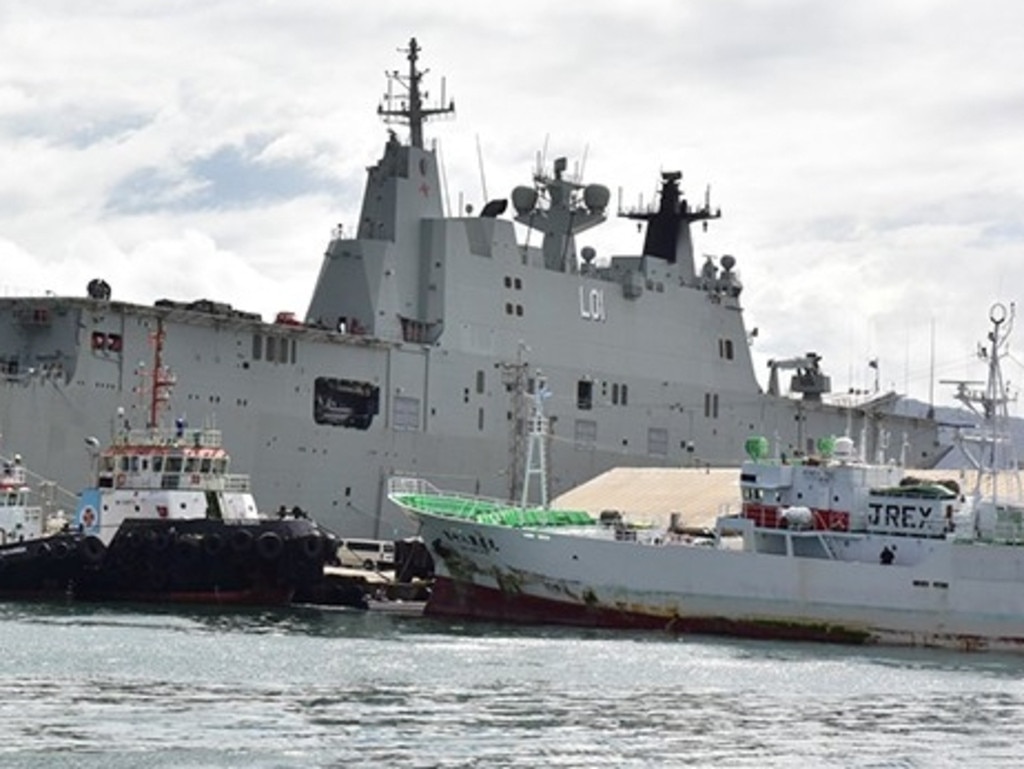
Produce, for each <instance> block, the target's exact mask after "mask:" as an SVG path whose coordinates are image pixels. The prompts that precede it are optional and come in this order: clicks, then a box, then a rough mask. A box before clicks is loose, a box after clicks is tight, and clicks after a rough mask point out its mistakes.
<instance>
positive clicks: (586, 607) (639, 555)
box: [390, 305, 1024, 651]
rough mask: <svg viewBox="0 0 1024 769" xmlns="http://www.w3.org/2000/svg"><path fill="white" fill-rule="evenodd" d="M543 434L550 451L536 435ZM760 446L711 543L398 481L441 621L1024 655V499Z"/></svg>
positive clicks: (895, 468)
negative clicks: (428, 559) (429, 567)
mask: <svg viewBox="0 0 1024 769" xmlns="http://www.w3.org/2000/svg"><path fill="white" fill-rule="evenodd" d="M991 321H992V331H991V333H990V335H989V340H990V342H991V344H990V345H989V346H988V347H987V348H986V350H985V352H986V355H987V358H988V361H989V382H990V385H989V388H988V389H987V390H986V391H985V393H983V394H982V395H983V399H982V402H983V404H984V406H983V408H982V410H981V413H982V414H983V415H984V416H985V417H986V423H987V426H986V428H985V430H983V431H981V432H979V434H978V437H979V438H982V437H984V436H985V435H988V436H989V438H990V439H991V438H995V439H997V440H998V439H1000V438H1001V436H1002V434H1003V433H1002V431H1001V430H1000V429H999V428H998V427H993V426H992V425H991V423H992V422H993V421H994V420H995V419H996V417H997V416H998V414H999V409H998V408H997V407H998V406H999V405H1000V404H1002V405H1005V402H1006V397H1005V393H1004V392H1000V391H999V388H998V387H997V385H999V384H1001V382H1002V377H1001V374H1000V368H999V361H1000V358H1001V356H1002V355H1003V354H1004V353H1005V345H1006V339H1007V337H1008V335H1009V331H1010V328H1011V326H1012V313H1007V312H1006V310H1005V308H1003V307H1002V305H996V307H995V308H994V309H993V311H992V313H991ZM536 404H537V406H536V407H537V409H538V413H540V412H539V409H540V406H541V404H542V399H541V398H537V399H536ZM542 421H543V419H542V418H540V417H539V418H538V419H537V422H538V423H542ZM531 444H535V445H537V446H538V447H539V448H542V447H543V441H542V440H541V439H540V438H539V431H537V430H535V431H534V435H533V436H532V438H531ZM747 451H748V454H749V459H748V461H746V462H744V463H743V465H742V468H741V469H740V488H741V491H742V508H741V511H740V512H739V513H738V514H735V515H727V516H722V517H720V518H719V519H718V521H717V525H716V527H715V530H714V532H713V533H712V535H711V536H709V537H707V538H699V537H698V538H695V537H693V536H692V535H689V534H682V533H678V532H675V531H673V530H671V529H662V528H655V527H644V526H638V525H635V524H630V523H629V522H627V521H623V520H621V519H620V518H618V517H617V516H609V517H607V518H604V519H602V518H601V517H599V518H594V517H592V516H590V515H589V514H587V513H583V512H572V511H560V510H550V509H545V508H543V507H541V508H531V507H528V506H526V505H525V504H522V503H521V504H512V503H507V502H506V503H501V502H494V501H488V500H482V499H479V498H473V497H468V496H465V495H452V494H445V493H442V492H438V491H437V490H436V489H435V488H433V487H432V486H430V485H429V484H426V483H425V482H423V481H422V480H420V479H410V478H394V479H392V481H391V484H390V496H391V499H393V500H394V501H395V502H396V503H397V504H398V505H400V506H401V507H402V508H403V509H405V510H406V511H407V512H408V514H409V515H411V516H412V517H413V518H414V519H415V520H416V521H418V522H419V524H420V531H421V534H422V536H423V537H424V539H425V541H426V542H427V544H428V545H429V547H430V549H431V552H432V555H433V557H434V559H435V568H436V574H437V577H436V581H435V584H434V588H433V592H432V594H431V598H430V602H429V604H428V606H427V613H428V614H435V615H448V616H458V617H471V618H480V619H490V620H508V621H515V622H533V623H561V624H572V625H593V626H607V627H627V628H657V629H663V630H669V631H676V632H704V633H722V634H732V635H739V636H750V637H760V638H783V639H811V640H819V641H837V642H851V643H893V644H909V645H925V646H947V647H954V648H960V649H1003V650H1013V651H1020V650H1024V524H1022V520H1024V518H1022V515H1024V507H1021V506H1020V505H1019V504H1011V503H1010V502H1009V500H1005V499H1003V500H993V499H992V498H991V497H989V496H986V495H983V494H981V493H978V494H975V495H972V496H971V498H970V499H966V498H965V496H964V494H963V493H962V492H961V490H960V487H959V484H958V483H957V482H956V481H955V480H947V481H941V482H933V481H926V480H921V479H918V478H914V477H913V476H912V475H910V474H908V472H907V471H906V469H905V467H904V465H903V463H902V462H901V461H899V459H895V458H894V459H892V460H888V461H885V460H882V461H877V460H876V461H874V462H869V461H867V459H866V457H865V456H864V455H863V453H862V450H860V449H858V447H856V446H855V444H854V441H853V440H852V439H851V438H849V437H845V436H844V437H842V438H839V439H837V440H835V441H823V442H822V443H821V445H820V447H819V452H818V453H817V454H816V455H815V456H813V457H805V458H794V457H786V456H784V455H783V453H782V451H781V450H776V451H775V452H774V454H773V455H771V456H770V455H769V454H770V452H769V447H768V442H767V441H766V440H765V439H763V438H756V439H752V440H749V441H748V442H747ZM541 456H543V454H542V453H541ZM982 456H983V457H984V456H986V455H985V454H984V453H983V454H982ZM992 456H993V454H992V453H991V443H989V453H988V454H987V457H988V458H991V457H992ZM535 467H536V469H537V470H538V471H542V469H543V462H542V461H540V462H536V463H535ZM988 468H989V465H988V464H987V463H986V464H984V465H982V464H981V463H979V469H980V470H983V471H985V472H988ZM1014 472H1015V465H1014ZM992 488H995V487H992Z"/></svg>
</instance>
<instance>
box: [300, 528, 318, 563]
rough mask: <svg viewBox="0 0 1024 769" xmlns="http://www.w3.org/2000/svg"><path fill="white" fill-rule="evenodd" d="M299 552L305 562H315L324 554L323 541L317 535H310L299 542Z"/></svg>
mask: <svg viewBox="0 0 1024 769" xmlns="http://www.w3.org/2000/svg"><path fill="white" fill-rule="evenodd" d="M299 552H300V553H302V557H303V558H305V559H306V560H307V561H316V560H318V559H319V558H321V557H322V556H323V554H324V540H323V537H321V536H320V535H319V534H310V535H309V536H306V537H303V538H302V539H301V540H300V544H299Z"/></svg>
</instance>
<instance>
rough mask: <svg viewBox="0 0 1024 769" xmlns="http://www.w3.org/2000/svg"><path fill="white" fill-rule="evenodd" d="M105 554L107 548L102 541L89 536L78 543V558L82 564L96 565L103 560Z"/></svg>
mask: <svg viewBox="0 0 1024 769" xmlns="http://www.w3.org/2000/svg"><path fill="white" fill-rule="evenodd" d="M106 553H107V546H106V545H104V544H103V540H101V539H100V538H99V537H95V536H93V535H92V534H90V535H89V536H88V537H85V539H83V540H81V541H80V542H79V543H78V556H79V557H80V558H81V559H82V561H83V563H88V564H97V563H99V562H100V561H102V560H103V556H104V555H106Z"/></svg>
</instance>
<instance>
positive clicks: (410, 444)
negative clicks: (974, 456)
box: [0, 40, 942, 537]
mask: <svg viewBox="0 0 1024 769" xmlns="http://www.w3.org/2000/svg"><path fill="white" fill-rule="evenodd" d="M419 53H420V49H419V47H418V45H417V43H416V41H415V40H412V41H410V44H409V46H408V48H407V49H406V55H407V59H408V73H407V74H406V75H403V76H399V75H398V74H397V73H392V74H391V76H390V79H391V83H392V85H397V86H399V87H400V90H401V94H400V95H399V96H396V95H395V93H394V89H392V90H391V91H390V92H389V93H390V96H391V98H387V99H386V100H385V102H384V103H383V104H382V105H381V107H380V110H379V111H380V113H381V115H382V116H383V117H385V118H386V119H388V120H389V121H390V122H395V121H397V122H400V123H405V124H407V125H408V130H409V138H408V141H402V140H401V139H400V138H399V136H398V135H397V134H396V133H394V132H393V131H392V132H389V135H388V138H387V140H386V143H385V146H384V152H383V155H382V157H381V158H380V160H379V161H378V162H377V163H376V164H375V165H373V166H371V167H370V168H369V170H368V176H367V182H366V189H365V194H364V198H363V204H362V210H361V213H360V217H359V222H358V225H357V226H356V227H355V228H354V236H349V235H348V234H347V233H343V232H342V231H341V230H340V228H339V229H337V230H335V232H334V234H333V236H332V237H331V239H330V242H329V243H328V246H327V249H326V253H325V255H324V259H323V263H322V266H321V269H320V273H319V276H318V278H317V281H316V286H315V288H314V290H313V294H312V299H311V301H310V305H309V308H308V311H307V313H306V316H305V318H304V319H302V320H301V321H298V320H296V319H295V318H293V317H281V318H279V319H278V320H279V321H280V322H276V323H264V322H262V320H261V319H260V318H259V317H258V316H254V315H252V314H250V313H246V312H240V311H237V310H235V309H233V308H231V307H229V306H227V305H224V304H221V303H218V302H216V301H210V300H200V301H193V302H179V301H173V300H165V301H159V302H157V303H156V306H152V307H150V306H142V305H138V304H128V303H122V302H118V301H114V300H111V298H110V292H109V289H107V288H106V286H105V284H104V283H103V282H102V281H94V282H93V284H91V286H90V291H89V296H87V297H23V298H8V299H2V300H0V426H2V429H3V431H4V432H5V434H6V435H7V436H8V438H9V439H10V440H11V441H12V442H13V443H16V444H17V445H18V446H19V449H20V450H21V451H22V453H23V454H24V455H25V456H26V458H27V459H28V460H29V461H30V462H31V463H32V465H33V466H34V467H36V468H38V471H39V472H41V473H42V474H44V475H46V476H48V477H53V478H56V479H57V480H59V481H60V482H61V484H62V485H64V486H66V487H69V488H77V487H79V486H81V485H82V483H83V481H84V480H85V478H86V477H87V473H88V456H87V454H86V453H85V452H84V451H83V446H82V440H83V437H84V436H88V435H105V434H112V433H113V431H114V428H117V429H123V427H124V425H114V424H112V416H111V415H114V414H117V413H118V409H121V410H122V413H123V414H124V416H123V420H125V421H128V422H130V423H131V425H132V426H134V425H135V424H138V425H140V426H141V425H144V424H145V421H146V415H145V406H144V404H142V403H141V402H140V399H139V398H138V397H137V395H136V394H135V393H134V391H133V390H134V386H133V385H134V381H135V379H134V374H133V371H134V366H135V362H136V361H138V360H140V359H145V358H146V357H147V350H148V339H149V338H150V335H151V334H152V333H153V331H154V330H155V328H156V327H157V325H158V324H162V326H163V328H164V331H165V339H164V352H163V355H164V359H165V361H166V363H167V365H168V366H170V367H172V368H173V369H174V370H175V371H176V372H177V375H178V381H179V384H178V388H177V391H176V402H175V403H174V404H173V407H174V409H175V410H176V411H177V412H180V413H188V414H190V415H195V416H196V417H197V418H203V417H206V416H207V415H211V414H212V415H215V417H216V421H217V425H218V427H219V429H220V430H221V431H222V432H223V434H224V437H225V441H229V442H230V444H231V445H232V446H233V447H236V448H235V449H234V451H233V453H234V456H235V460H236V461H237V462H239V463H240V464H241V465H243V466H245V467H246V468H248V469H250V471H251V474H252V477H253V483H254V489H253V491H254V492H255V494H256V495H257V496H258V497H259V498H260V499H261V500H264V501H265V503H266V504H270V505H271V506H274V505H277V504H288V505H289V506H291V505H293V504H297V505H300V506H301V507H302V508H304V509H306V510H309V511H311V512H312V513H313V514H314V515H315V516H316V517H317V519H318V520H319V521H321V522H322V523H324V524H325V525H327V526H329V527H331V528H334V529H336V530H338V531H341V532H343V533H345V534H347V535H353V536H359V535H371V536H374V537H380V536H386V537H389V536H391V535H393V534H402V533H407V532H408V531H409V530H410V525H409V522H408V520H407V519H406V518H405V517H404V516H402V515H401V513H400V512H399V511H397V510H396V509H395V508H394V507H393V506H392V505H391V504H390V503H388V502H387V498H386V493H385V491H386V479H387V478H388V477H389V476H390V475H392V474H393V473H395V472H411V473H415V474H417V475H420V476H425V477H429V478H433V479H435V480H437V481H438V482H439V483H442V484H443V485H444V486H446V487H449V488H451V487H454V488H461V489H464V490H466V491H470V492H477V493H484V494H491V495H495V496H502V497H505V496H508V497H511V498H517V497H518V496H519V492H520V490H521V489H520V487H519V484H520V483H521V480H522V468H523V466H524V462H525V461H526V442H525V439H524V438H523V436H524V434H525V429H524V428H525V424H526V422H527V421H528V419H529V402H530V398H529V393H530V392H532V391H533V389H534V387H535V381H534V376H533V375H532V374H531V373H530V372H533V371H536V370H541V371H542V372H543V375H544V377H545V378H546V381H547V386H548V388H549V389H550V391H551V393H552V396H551V398H550V399H549V402H548V403H547V407H546V408H547V413H548V415H549V418H550V437H549V439H548V442H549V445H548V446H547V447H546V449H547V450H546V457H547V461H548V478H549V481H548V482H549V485H550V488H549V489H548V493H549V494H550V495H552V496H554V495H557V494H558V493H560V492H561V491H564V490H566V489H568V488H570V487H572V486H575V485H577V484H579V483H581V482H583V481H584V480H586V479H588V478H591V477H593V476H594V475H597V474H598V473H600V472H602V471H604V470H606V469H608V468H610V467H613V466H617V465H652V464H653V465H669V466H671V465H676V466H678V465H691V466H692V465H716V466H720V465H738V464H739V463H740V461H742V456H741V452H739V451H738V449H737V447H738V446H741V445H742V442H743V440H742V439H743V437H744V436H746V435H749V434H750V433H752V432H758V433H761V434H765V435H768V436H772V438H773V440H776V441H778V442H779V443H780V444H781V445H783V446H786V447H789V450H790V451H791V453H793V454H800V453H802V452H809V451H810V450H811V449H812V448H813V446H814V443H815V441H816V440H817V439H818V438H819V437H822V436H826V435H832V434H842V433H844V432H847V431H853V432H852V433H851V434H858V435H862V436H865V438H866V443H867V446H866V450H867V451H868V452H869V455H871V453H872V452H874V451H876V449H877V448H880V447H881V446H882V445H883V444H885V443H887V441H888V440H890V438H888V437H887V436H892V437H891V440H893V441H903V440H904V437H905V438H906V440H907V442H908V444H909V445H910V447H911V449H910V451H909V453H908V462H909V463H910V464H911V465H925V466H927V465H930V464H931V463H932V462H933V461H934V460H935V458H936V457H937V456H938V455H939V454H940V453H941V450H942V449H941V447H940V446H939V442H938V428H937V425H936V424H935V423H934V422H930V421H926V420H917V419H908V418H901V417H895V416H893V414H892V413H891V411H892V407H893V404H894V401H895V399H896V398H895V396H893V395H890V396H886V397H881V398H878V399H875V400H873V401H869V402H865V403H862V404H860V405H859V406H857V407H855V408H840V407H837V406H835V405H832V404H830V403H829V402H827V399H822V398H821V397H820V395H821V392H820V389H821V388H817V389H815V388H811V389H812V390H814V392H811V393H808V391H807V388H804V391H803V392H804V396H805V397H803V398H799V399H797V398H792V397H787V396H785V395H781V394H772V393H768V394H766V393H764V392H762V390H761V388H760V387H759V385H758V382H757V379H756V377H755V373H754V368H753V364H752V361H751V355H750V350H749V342H748V337H747V331H746V329H745V327H744V323H743V315H742V308H741V303H740V297H741V294H742V283H741V281H740V277H739V273H738V271H737V269H736V265H737V261H736V259H735V258H733V257H732V256H728V255H726V256H722V257H720V258H717V259H712V258H710V257H709V258H706V259H705V260H704V262H703V263H702V264H701V265H700V267H699V269H698V267H697V265H696V263H695V259H694V249H693V243H692V240H691V236H690V227H691V225H692V224H694V223H698V222H699V223H703V224H707V222H708V221H709V220H711V219H714V218H716V217H717V216H718V215H719V212H718V211H717V210H712V209H711V207H710V205H708V204H707V202H706V201H705V202H704V204H703V205H697V206H693V205H691V204H690V203H689V202H688V201H687V199H686V198H685V196H684V195H683V192H682V189H681V175H680V174H679V173H675V172H672V173H665V174H663V175H662V185H661V194H660V199H659V201H658V203H657V204H656V205H655V206H654V207H652V208H650V209H643V210H636V211H628V212H622V213H623V215H626V216H629V217H630V218H632V219H635V220H637V221H638V222H639V223H640V224H641V226H643V227H645V228H646V235H645V239H644V245H643V248H642V250H641V252H640V253H639V254H636V255H631V256H619V255H611V256H610V257H605V256H603V255H599V253H598V251H597V249H596V247H595V246H591V245H589V241H588V244H587V245H585V246H583V247H582V248H577V238H579V237H582V236H583V235H584V233H586V237H587V238H591V237H594V238H595V240H594V242H595V243H596V242H599V241H598V240H597V239H596V236H597V234H598V233H599V231H600V227H599V225H600V224H601V222H602V221H604V220H605V218H606V217H607V215H608V203H609V193H608V190H607V188H605V187H603V186H601V185H598V184H583V183H582V182H580V181H579V180H577V179H574V178H572V177H571V176H570V175H569V174H567V162H566V161H565V160H563V159H558V160H555V162H554V163H553V166H552V167H551V168H550V169H547V168H538V169H537V170H536V172H535V174H534V179H533V184H532V185H530V186H523V187H518V188H516V189H515V190H514V191H513V192H512V194H511V196H510V198H511V200H510V202H511V210H510V211H508V214H507V215H506V209H508V208H509V201H506V200H494V201H489V202H488V203H487V204H486V205H484V206H483V208H482V209H481V211H480V214H479V215H476V216H468V215H467V216H447V215H445V212H444V206H443V204H442V201H443V195H442V178H443V177H442V174H441V172H440V169H439V167H438V156H437V154H436V152H435V151H434V150H433V149H431V148H430V147H429V146H427V145H426V143H425V141H424V126H425V123H426V121H427V120H428V118H430V117H432V116H435V115H439V114H445V113H448V112H450V111H451V109H452V105H451V104H441V105H439V106H427V105H425V103H424V97H423V91H422V88H421V78H422V76H423V73H422V71H421V70H420V69H419V66H418V60H419ZM516 222H518V223H519V224H521V225H524V226H525V227H527V228H528V232H529V233H530V237H529V238H528V239H527V240H526V242H525V243H521V242H519V241H518V240H517V234H516V225H515V223H516ZM599 256H600V258H599ZM815 360H817V359H815ZM798 373H800V372H798ZM816 381H819V382H820V381H824V382H826V383H827V379H826V378H819V379H818V380H816ZM808 395H809V396H810V397H807V396H808ZM104 430H106V432H104Z"/></svg>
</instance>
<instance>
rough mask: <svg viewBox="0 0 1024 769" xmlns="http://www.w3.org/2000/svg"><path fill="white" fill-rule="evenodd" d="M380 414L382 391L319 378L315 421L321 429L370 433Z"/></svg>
mask: <svg viewBox="0 0 1024 769" xmlns="http://www.w3.org/2000/svg"><path fill="white" fill-rule="evenodd" d="M379 412H380V388H379V387H377V386H376V385H374V384H372V383H370V382H361V381H359V380H356V379H336V378H335V377H317V378H316V380H315V381H314V383H313V421H315V422H316V423H317V424H319V425H331V426H333V427H351V428H355V429H356V430H366V429H367V428H368V427H369V426H370V424H371V423H372V422H373V417H374V416H375V415H376V414H378V413H379Z"/></svg>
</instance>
